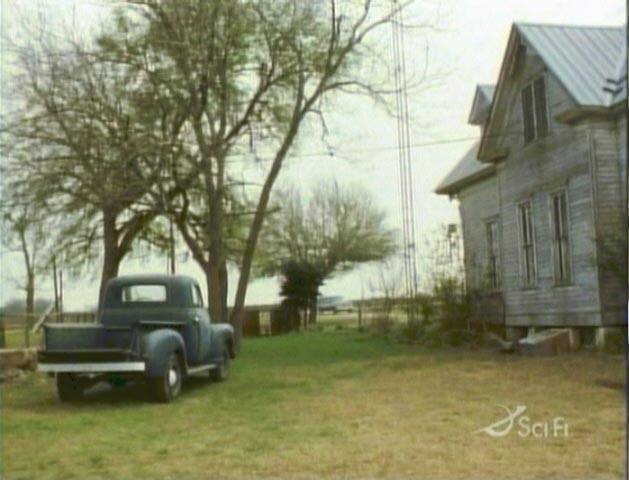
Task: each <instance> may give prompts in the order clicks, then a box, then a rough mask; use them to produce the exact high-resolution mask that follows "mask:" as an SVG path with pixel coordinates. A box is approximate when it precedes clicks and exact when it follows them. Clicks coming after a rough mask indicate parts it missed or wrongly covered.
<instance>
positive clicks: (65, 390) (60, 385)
mask: <svg viewBox="0 0 629 480" xmlns="http://www.w3.org/2000/svg"><path fill="white" fill-rule="evenodd" d="M84 389H85V383H84V382H83V381H81V379H80V378H78V377H77V376H76V375H73V374H71V373H58V374H57V394H58V395H59V400H61V401H62V402H72V401H75V400H78V399H80V398H81V397H82V396H83V390H84Z"/></svg>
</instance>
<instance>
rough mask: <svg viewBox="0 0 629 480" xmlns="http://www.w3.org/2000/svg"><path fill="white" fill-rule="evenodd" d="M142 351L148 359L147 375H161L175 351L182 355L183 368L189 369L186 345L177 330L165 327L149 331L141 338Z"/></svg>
mask: <svg viewBox="0 0 629 480" xmlns="http://www.w3.org/2000/svg"><path fill="white" fill-rule="evenodd" d="M140 353H141V355H142V357H143V358H144V359H145V361H146V370H145V375H146V376H147V377H159V376H161V375H162V374H163V372H164V370H165V369H166V364H167V363H168V360H169V358H170V356H171V355H172V354H173V353H176V354H178V355H180V361H181V368H182V369H183V370H184V372H185V371H186V370H187V362H186V347H185V345H184V342H183V338H182V337H181V334H180V333H179V332H177V331H176V330H172V329H170V328H163V329H160V330H154V331H152V332H149V333H147V334H146V335H144V336H143V337H142V339H141V340H140Z"/></svg>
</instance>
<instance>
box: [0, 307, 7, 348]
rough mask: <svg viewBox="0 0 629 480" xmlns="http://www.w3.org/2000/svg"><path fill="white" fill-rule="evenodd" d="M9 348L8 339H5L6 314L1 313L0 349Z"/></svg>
mask: <svg viewBox="0 0 629 480" xmlns="http://www.w3.org/2000/svg"><path fill="white" fill-rule="evenodd" d="M6 346H7V343H6V339H5V337H4V314H3V313H0V348H5V347H6Z"/></svg>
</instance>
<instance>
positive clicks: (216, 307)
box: [205, 259, 227, 323]
mask: <svg viewBox="0 0 629 480" xmlns="http://www.w3.org/2000/svg"><path fill="white" fill-rule="evenodd" d="M221 277H222V275H221V268H220V265H216V263H215V262H212V260H211V259H210V261H209V262H208V265H207V268H206V270H205V279H206V282H207V297H208V310H209V311H210V317H211V319H212V323H223V322H226V321H227V318H226V317H224V306H223V305H224V298H225V295H224V292H223V285H222V281H221Z"/></svg>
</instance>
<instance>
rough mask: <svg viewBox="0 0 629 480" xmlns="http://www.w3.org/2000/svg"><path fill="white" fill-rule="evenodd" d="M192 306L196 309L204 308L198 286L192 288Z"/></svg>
mask: <svg viewBox="0 0 629 480" xmlns="http://www.w3.org/2000/svg"><path fill="white" fill-rule="evenodd" d="M192 305H193V306H195V307H202V306H203V297H202V296H201V289H200V288H199V286H198V285H193V286H192Z"/></svg>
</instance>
